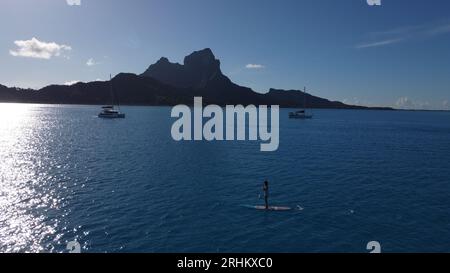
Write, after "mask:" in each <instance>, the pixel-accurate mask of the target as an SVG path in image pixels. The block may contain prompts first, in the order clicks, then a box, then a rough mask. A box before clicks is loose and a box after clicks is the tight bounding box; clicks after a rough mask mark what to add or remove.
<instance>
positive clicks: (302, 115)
mask: <svg viewBox="0 0 450 273" xmlns="http://www.w3.org/2000/svg"><path fill="white" fill-rule="evenodd" d="M312 117H313V116H312V115H311V114H307V113H306V111H305V110H298V111H295V112H290V113H289V118H293V119H294V118H297V119H311V118H312Z"/></svg>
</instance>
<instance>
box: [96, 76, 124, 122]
mask: <svg viewBox="0 0 450 273" xmlns="http://www.w3.org/2000/svg"><path fill="white" fill-rule="evenodd" d="M109 83H110V89H111V90H110V91H111V97H112V105H107V106H103V107H102V111H101V112H100V113H99V114H98V117H99V118H125V114H124V113H121V112H120V107H119V103H118V102H117V110H116V109H115V108H114V98H115V96H114V90H113V86H112V80H111V75H109Z"/></svg>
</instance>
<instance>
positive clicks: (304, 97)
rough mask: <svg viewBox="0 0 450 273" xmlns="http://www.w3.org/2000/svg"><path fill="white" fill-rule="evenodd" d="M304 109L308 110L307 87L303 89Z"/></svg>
mask: <svg viewBox="0 0 450 273" xmlns="http://www.w3.org/2000/svg"><path fill="white" fill-rule="evenodd" d="M303 108H304V109H306V86H305V87H303Z"/></svg>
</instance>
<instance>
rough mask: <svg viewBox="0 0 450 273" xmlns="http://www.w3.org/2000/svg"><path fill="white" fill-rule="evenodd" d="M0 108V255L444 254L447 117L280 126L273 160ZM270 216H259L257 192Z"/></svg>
mask: <svg viewBox="0 0 450 273" xmlns="http://www.w3.org/2000/svg"><path fill="white" fill-rule="evenodd" d="M98 110H99V107H96V106H49V105H25V104H0V160H1V161H0V251H2V252H23V251H27V252H63V251H66V250H65V248H66V244H67V242H69V241H73V240H77V241H78V242H80V244H81V246H82V251H85V252H197V251H200V252H233V251H239V252H271V251H273V252H366V249H365V248H366V244H367V242H369V241H372V240H377V241H379V242H380V243H381V245H382V250H383V251H386V252H417V251H425V252H435V251H443V252H449V250H450V247H449V246H450V231H449V230H450V198H449V197H450V183H449V179H450V113H446V112H403V111H350V110H315V111H314V114H315V117H314V119H312V120H289V119H288V118H287V111H288V110H282V112H281V113H280V124H281V127H280V134H281V135H280V148H279V150H278V151H277V152H274V153H262V152H260V151H259V143H258V142H211V143H208V142H179V143H177V142H174V141H173V140H172V138H171V136H170V127H171V125H172V123H173V121H174V120H173V119H171V118H170V108H168V107H124V109H123V110H124V112H126V114H127V118H126V119H124V120H102V119H98V118H97V117H96V114H97V112H98ZM264 179H268V180H269V181H270V191H271V195H270V197H271V199H270V201H271V202H272V204H274V205H282V206H291V207H293V208H296V210H294V211H291V212H265V211H257V210H252V209H249V208H247V207H245V205H256V204H261V203H262V200H261V199H260V198H259V197H260V196H259V195H260V194H261V184H262V182H263V181H264Z"/></svg>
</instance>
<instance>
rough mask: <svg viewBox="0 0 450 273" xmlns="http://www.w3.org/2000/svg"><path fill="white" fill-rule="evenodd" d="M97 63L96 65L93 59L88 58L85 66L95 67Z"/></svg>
mask: <svg viewBox="0 0 450 273" xmlns="http://www.w3.org/2000/svg"><path fill="white" fill-rule="evenodd" d="M97 64H99V63H97V62H96V61H95V60H94V59H93V58H90V59H89V60H87V62H86V65H87V66H94V65H97Z"/></svg>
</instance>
